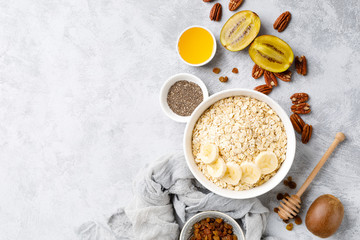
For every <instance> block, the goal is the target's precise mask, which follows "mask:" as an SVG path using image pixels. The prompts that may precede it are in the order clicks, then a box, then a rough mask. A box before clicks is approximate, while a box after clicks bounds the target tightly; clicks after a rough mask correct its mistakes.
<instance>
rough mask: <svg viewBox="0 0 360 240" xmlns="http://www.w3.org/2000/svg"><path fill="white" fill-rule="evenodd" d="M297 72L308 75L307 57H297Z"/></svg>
mask: <svg viewBox="0 0 360 240" xmlns="http://www.w3.org/2000/svg"><path fill="white" fill-rule="evenodd" d="M295 68H296V72H297V73H298V74H301V75H306V74H307V60H306V57H305V56H301V57H298V56H296V57H295Z"/></svg>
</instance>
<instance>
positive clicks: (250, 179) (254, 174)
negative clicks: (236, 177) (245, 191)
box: [240, 162, 261, 184]
mask: <svg viewBox="0 0 360 240" xmlns="http://www.w3.org/2000/svg"><path fill="white" fill-rule="evenodd" d="M240 168H241V171H242V177H241V182H244V183H248V184H254V183H256V182H257V181H258V180H259V179H260V176H261V170H260V168H259V167H258V166H257V165H255V164H254V163H249V162H244V163H242V164H241V165H240Z"/></svg>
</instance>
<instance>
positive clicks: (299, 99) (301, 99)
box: [290, 93, 309, 104]
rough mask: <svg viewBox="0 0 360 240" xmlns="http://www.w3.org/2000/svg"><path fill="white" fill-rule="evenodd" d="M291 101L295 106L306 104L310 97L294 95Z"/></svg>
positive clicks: (299, 94) (304, 94)
mask: <svg viewBox="0 0 360 240" xmlns="http://www.w3.org/2000/svg"><path fill="white" fill-rule="evenodd" d="M290 99H291V101H292V103H293V104H299V103H304V102H307V100H309V95H308V94H307V93H294V94H293V95H292V96H291V97H290Z"/></svg>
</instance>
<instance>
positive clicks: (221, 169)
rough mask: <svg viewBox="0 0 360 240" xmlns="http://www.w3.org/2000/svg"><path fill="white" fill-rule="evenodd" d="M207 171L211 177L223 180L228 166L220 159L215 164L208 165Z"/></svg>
mask: <svg viewBox="0 0 360 240" xmlns="http://www.w3.org/2000/svg"><path fill="white" fill-rule="evenodd" d="M207 171H208V173H209V175H210V176H212V177H214V178H221V177H222V176H224V174H225V172H226V164H225V162H224V160H223V159H222V158H221V157H219V158H218V159H217V160H216V161H215V162H214V163H212V164H209V165H207Z"/></svg>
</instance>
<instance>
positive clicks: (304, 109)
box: [291, 103, 311, 114]
mask: <svg viewBox="0 0 360 240" xmlns="http://www.w3.org/2000/svg"><path fill="white" fill-rule="evenodd" d="M291 111H292V112H293V113H296V114H308V113H310V112H311V109H310V105H309V104H307V103H299V104H294V105H292V106H291Z"/></svg>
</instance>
